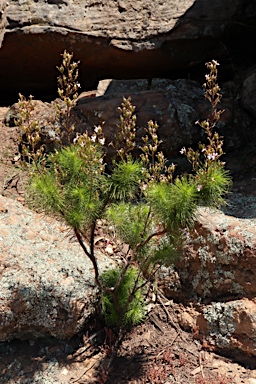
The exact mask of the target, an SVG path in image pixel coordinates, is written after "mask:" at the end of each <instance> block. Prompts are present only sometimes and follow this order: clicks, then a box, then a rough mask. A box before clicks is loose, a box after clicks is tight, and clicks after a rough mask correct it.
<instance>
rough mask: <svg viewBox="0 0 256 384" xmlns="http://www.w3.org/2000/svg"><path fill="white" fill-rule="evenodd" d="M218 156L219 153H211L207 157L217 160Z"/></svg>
mask: <svg viewBox="0 0 256 384" xmlns="http://www.w3.org/2000/svg"><path fill="white" fill-rule="evenodd" d="M217 156H218V154H217V153H209V155H208V156H207V159H208V160H215V159H216V157H217Z"/></svg>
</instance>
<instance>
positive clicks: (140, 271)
mask: <svg viewBox="0 0 256 384" xmlns="http://www.w3.org/2000/svg"><path fill="white" fill-rule="evenodd" d="M63 58H64V60H65V62H64V64H63V66H62V67H60V68H59V70H60V72H61V74H62V75H63V76H66V77H65V79H64V80H61V79H60V78H59V81H58V82H59V85H61V87H60V90H59V93H60V96H62V97H63V100H64V101H65V104H66V107H67V110H66V113H67V117H68V119H66V120H65V119H64V120H65V124H64V128H65V129H66V133H65V132H64V134H63V135H62V136H63V137H66V139H68V140H67V141H70V139H71V137H73V136H74V135H75V132H74V129H75V127H73V126H72V127H69V126H68V125H67V124H68V122H69V117H70V114H71V108H72V106H73V105H74V102H75V99H74V98H73V97H71V96H72V95H73V93H74V92H76V90H77V88H78V85H77V83H76V81H77V76H78V75H77V65H71V58H72V56H70V55H67V53H64V54H63ZM217 65H218V63H217V62H216V61H214V60H213V61H212V62H210V63H207V67H208V69H209V70H210V74H209V75H207V76H206V80H207V81H206V84H205V89H206V91H205V95H206V98H207V99H208V100H209V101H210V103H211V106H212V112H211V114H210V116H209V119H207V120H205V121H203V122H201V123H199V122H198V124H199V125H200V127H201V128H203V129H204V131H205V133H206V137H207V144H201V143H200V144H199V149H198V150H196V151H195V150H193V149H191V148H189V149H186V148H182V150H181V151H180V152H181V153H183V154H185V155H186V156H187V158H188V160H189V161H190V162H191V164H192V173H191V174H190V175H186V174H184V175H181V176H179V177H176V178H174V170H175V165H174V164H171V165H170V166H169V167H167V166H166V164H167V159H166V158H165V156H164V154H163V153H162V152H161V151H160V150H159V147H160V145H161V140H159V138H158V125H157V124H156V123H154V122H152V121H149V123H148V127H147V128H145V132H146V133H145V137H144V138H143V146H142V147H141V152H142V153H141V156H140V157H137V158H136V159H135V158H134V157H133V150H134V148H135V147H136V141H135V138H136V115H135V107H134V106H133V105H132V104H131V100H130V99H123V103H122V107H121V108H120V112H121V116H120V125H119V126H118V132H117V135H116V140H115V141H114V143H113V144H112V145H113V147H114V148H115V149H116V157H115V159H113V160H112V162H110V164H108V165H109V167H108V170H109V169H110V172H108V173H107V172H105V163H104V154H105V148H104V143H105V138H104V135H103V129H102V127H101V126H98V127H95V128H94V132H93V134H92V135H89V134H88V132H85V133H84V134H82V135H81V134H77V135H76V136H75V138H74V140H73V143H72V144H70V145H69V146H65V145H64V144H63V143H62V144H60V146H59V148H58V149H57V150H56V151H55V152H54V153H52V154H47V155H46V154H45V153H44V151H43V150H42V151H40V150H39V152H38V150H37V152H36V155H35V156H34V157H33V156H29V160H30V162H31V161H32V163H33V164H32V167H31V179H30V183H29V187H28V189H29V196H30V201H31V203H32V204H33V205H34V206H35V207H36V208H37V209H39V210H41V211H44V212H47V213H51V214H53V215H57V216H58V217H59V218H62V219H63V220H64V221H65V223H66V224H68V225H69V226H70V227H71V228H72V229H73V230H74V234H75V236H76V238H77V241H78V243H79V244H80V246H81V247H82V249H83V251H84V253H85V255H86V256H87V257H88V258H89V259H90V261H91V262H92V265H93V268H94V275H95V282H96V284H97V286H98V287H99V289H100V292H101V299H102V308H103V314H104V316H105V318H106V321H107V323H108V324H110V325H112V326H118V327H125V326H127V325H133V324H137V323H139V322H140V321H142V320H143V318H144V316H145V305H144V301H143V292H144V291H143V288H144V287H145V285H146V284H147V283H148V282H151V281H152V280H153V279H154V275H155V273H156V270H157V269H158V268H159V267H160V266H161V265H163V264H165V265H170V264H171V263H172V262H173V260H174V259H175V257H178V256H179V255H180V254H181V249H182V245H183V241H184V231H189V230H190V228H191V227H192V226H193V223H194V221H195V218H196V213H197V208H198V206H199V205H200V204H205V205H207V206H219V205H221V204H223V203H224V202H225V200H224V197H225V194H226V193H227V192H228V190H229V187H230V183H231V181H230V176H229V174H228V172H227V171H226V170H225V168H224V163H223V162H221V161H220V160H219V158H220V156H221V155H222V154H223V151H222V145H223V140H222V138H221V137H220V136H219V135H218V133H216V132H215V125H216V124H217V123H218V120H219V118H220V115H221V113H222V111H219V110H218V109H217V108H216V107H217V104H218V102H219V101H220V98H221V95H220V92H219V91H220V88H219V86H218V85H217V83H216V79H217ZM69 66H71V67H70V71H69ZM66 71H67V72H68V73H69V76H70V79H71V80H72V81H71V86H70V87H69V88H67V90H66V91H65V87H66V86H67V79H68V77H67V75H65V73H66ZM30 102H31V101H30ZM24 103H25V100H24V99H22V104H21V105H22V106H23V108H24V114H23V115H22V116H25V117H26V118H25V117H24V118H23V119H22V120H21V121H20V124H21V125H22V127H23V130H25V132H27V136H26V141H25V142H24V143H23V145H22V148H23V150H24V148H25V149H26V148H27V152H26V154H28V153H29V152H28V151H29V148H30V149H31V148H32V149H33V148H34V149H35V147H34V146H33V145H32V144H33V143H34V141H35V139H34V137H36V144H38V137H39V136H40V134H39V131H38V125H36V131H35V132H34V131H33V130H34V125H33V124H32V123H31V119H30V116H29V115H28V113H29V112H28V111H30V109H31V108H29V106H26V103H25V104H24ZM25 112H26V113H25ZM62 117H63V110H62ZM26 124H27V125H28V127H27V129H26ZM24 127H25V128H24ZM32 131H33V132H34V133H35V135H36V136H35V135H32V134H31V132H32ZM32 139H33V140H34V141H33V142H30V140H32ZM39 158H40V159H41V161H38V159H39ZM33 159H34V161H33ZM99 219H101V220H103V221H104V220H105V221H106V223H107V224H106V226H107V227H108V228H109V230H110V228H111V231H109V233H112V235H110V236H112V239H111V241H113V242H115V241H116V240H117V238H118V241H119V242H120V241H121V242H123V249H126V250H123V251H122V254H121V258H120V262H119V265H118V267H117V268H115V269H112V270H109V271H107V272H105V273H104V274H103V275H101V276H100V274H99V268H98V264H97V255H96V252H95V233H96V232H95V231H96V229H97V223H98V220H99Z"/></svg>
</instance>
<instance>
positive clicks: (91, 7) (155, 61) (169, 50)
mask: <svg viewBox="0 0 256 384" xmlns="http://www.w3.org/2000/svg"><path fill="white" fill-rule="evenodd" d="M9 2H10V6H9V7H8V11H7V12H8V13H7V19H8V24H7V27H6V33H5V43H4V46H3V48H2V50H1V52H0V63H1V66H0V74H1V75H0V82H1V87H2V92H3V95H5V98H6V97H7V94H9V95H10V96H12V97H13V96H14V95H15V97H16V95H17V94H18V92H19V91H20V92H22V93H26V94H29V93H31V94H33V95H35V96H36V97H38V96H41V95H42V94H43V95H44V96H45V97H46V96H51V95H56V86H55V84H56V82H55V77H56V75H57V71H56V65H58V63H59V62H60V57H59V55H60V53H61V52H63V51H64V49H68V50H69V51H72V52H74V55H75V58H76V59H77V60H81V65H80V67H81V76H80V82H81V84H82V89H83V90H85V88H86V89H95V87H96V85H97V82H98V80H100V79H104V78H119V79H120V78H126V79H127V78H142V77H144V78H146V79H151V78H153V77H171V78H174V77H175V78H177V77H180V76H181V75H182V76H184V77H186V78H187V77H188V76H190V75H192V76H198V70H199V71H200V76H201V77H202V76H203V74H202V72H201V71H202V68H203V64H204V62H205V61H206V60H209V58H210V59H212V58H215V59H218V60H220V61H221V62H222V63H223V65H224V66H225V72H226V73H227V74H228V76H230V73H231V75H232V67H231V65H230V61H232V65H233V67H234V66H235V65H236V63H238V64H239V65H240V62H241V57H242V58H243V64H244V63H245V62H246V64H247V63H248V62H251V61H252V60H253V50H252V49H251V47H253V46H254V45H255V44H254V43H255V36H254V34H253V33H252V32H251V30H253V27H254V25H255V17H256V10H255V8H256V6H255V3H254V2H247V3H246V4H245V2H244V0H226V1H225V2H223V1H222V0H216V1H214V2H210V3H206V2H205V0H197V1H194V0H186V1H185V0H183V1H180V0H168V1H165V2H163V1H160V0H157V1H153V2H148V1H146V0H142V1H141V0H140V1H134V0H127V1H125V2H124V1H116V0H100V1H94V0H83V1H81V0H77V1H74V0H62V1H44V0H38V1H36V2H31V1H30V0H23V1H16V0H10V1H9ZM244 41H246V44H244Z"/></svg>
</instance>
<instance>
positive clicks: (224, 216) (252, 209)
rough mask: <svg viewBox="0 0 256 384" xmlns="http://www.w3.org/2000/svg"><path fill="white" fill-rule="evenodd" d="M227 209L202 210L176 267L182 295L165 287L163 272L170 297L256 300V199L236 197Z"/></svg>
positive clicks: (167, 293)
mask: <svg viewBox="0 0 256 384" xmlns="http://www.w3.org/2000/svg"><path fill="white" fill-rule="evenodd" d="M226 209H227V211H226V212H225V213H224V212H222V211H219V210H211V209H209V208H200V210H199V212H198V217H197V221H196V224H195V228H194V230H192V232H191V235H190V236H189V238H188V240H187V241H188V245H187V248H186V252H185V254H184V255H183V257H181V258H180V259H178V260H177V262H176V266H175V267H176V271H177V273H178V275H179V285H180V286H181V287H182V291H179V292H178V291H177V289H175V290H173V288H172V287H173V281H172V282H171V283H170V285H168V283H167V280H166V281H165V283H164V273H165V272H166V271H163V274H162V283H163V289H164V292H165V294H166V296H167V297H172V296H173V295H176V297H177V298H181V297H183V300H184V298H185V297H186V298H187V299H193V298H194V299H196V300H197V299H199V300H200V301H202V300H204V301H205V302H208V301H216V300H220V299H221V300H225V301H228V300H231V299H238V298H243V297H247V298H254V297H255V295H256V285H255V280H256V197H254V196H245V195H242V194H239V193H236V195H234V196H233V197H232V198H231V199H230V206H229V207H227V208H226ZM165 278H166V279H167V275H166V277H165ZM177 281H178V280H177ZM168 290H169V291H168ZM175 292H176V293H175Z"/></svg>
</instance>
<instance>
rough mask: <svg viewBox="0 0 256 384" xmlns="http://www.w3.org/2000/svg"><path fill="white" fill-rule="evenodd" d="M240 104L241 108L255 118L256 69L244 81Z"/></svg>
mask: <svg viewBox="0 0 256 384" xmlns="http://www.w3.org/2000/svg"><path fill="white" fill-rule="evenodd" d="M241 103H242V105H243V107H244V108H245V109H246V110H247V111H248V112H249V113H251V114H252V115H253V116H254V118H255V117H256V69H254V70H253V71H252V73H251V74H250V75H249V76H248V77H247V78H246V79H245V80H244V82H243V87H242V97H241Z"/></svg>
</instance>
